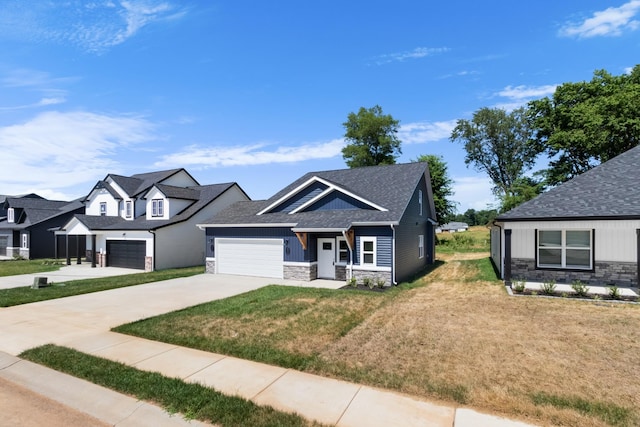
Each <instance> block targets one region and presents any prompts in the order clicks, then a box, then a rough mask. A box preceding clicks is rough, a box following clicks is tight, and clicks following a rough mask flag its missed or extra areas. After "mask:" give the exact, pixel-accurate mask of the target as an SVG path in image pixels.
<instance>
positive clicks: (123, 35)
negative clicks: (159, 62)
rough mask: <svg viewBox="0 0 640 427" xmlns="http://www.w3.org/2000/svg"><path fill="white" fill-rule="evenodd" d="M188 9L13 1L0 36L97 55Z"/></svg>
mask: <svg viewBox="0 0 640 427" xmlns="http://www.w3.org/2000/svg"><path fill="white" fill-rule="evenodd" d="M185 13H186V10H185V9H184V8H183V7H178V6H175V5H173V4H172V3H169V2H167V1H158V0H136V1H124V0H123V1H119V2H112V1H105V2H89V3H88V2H85V1H82V0H74V1H66V2H43V1H33V2H31V1H30V2H13V3H12V4H9V5H3V7H2V8H1V9H0V36H3V37H10V38H19V39H26V40H29V41H31V42H56V43H72V44H74V45H77V46H79V47H80V48H82V49H84V50H86V51H88V52H93V53H101V52H104V51H106V50H107V49H109V48H111V47H113V46H116V45H119V44H121V43H124V42H125V41H126V40H128V39H129V38H131V37H133V36H135V35H136V34H137V33H138V32H139V31H140V30H141V29H142V28H143V27H145V26H147V25H150V24H152V23H156V22H161V21H168V20H175V19H178V18H180V17H182V16H183V15H185Z"/></svg>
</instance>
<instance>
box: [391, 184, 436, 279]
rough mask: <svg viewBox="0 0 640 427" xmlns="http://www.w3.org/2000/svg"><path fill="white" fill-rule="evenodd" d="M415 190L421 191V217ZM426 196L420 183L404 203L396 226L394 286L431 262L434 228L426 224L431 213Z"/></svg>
mask: <svg viewBox="0 0 640 427" xmlns="http://www.w3.org/2000/svg"><path fill="white" fill-rule="evenodd" d="M418 190H422V195H423V204H422V215H420V205H419V202H418V195H419V192H418ZM428 197H429V195H428V193H427V187H426V183H425V182H424V179H423V180H421V182H420V184H419V185H418V187H416V190H415V192H414V194H413V197H412V198H411V202H410V203H409V204H408V206H407V209H406V210H405V213H404V215H403V217H402V219H401V221H400V224H399V225H398V226H397V227H396V271H395V277H396V281H397V282H398V283H400V282H402V281H404V280H409V279H410V278H411V277H412V276H413V275H414V274H416V273H417V272H419V271H420V270H422V269H424V268H425V267H426V266H427V265H429V264H431V263H433V260H434V257H435V253H434V248H435V246H434V227H433V225H432V224H431V223H430V222H429V221H428V219H429V218H430V217H433V214H432V213H431V212H429V206H430V203H429V200H428V199H427V198H428ZM420 235H423V236H424V252H425V254H424V257H423V258H419V248H418V243H419V237H418V236H420Z"/></svg>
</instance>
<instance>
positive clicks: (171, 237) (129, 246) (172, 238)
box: [57, 169, 249, 271]
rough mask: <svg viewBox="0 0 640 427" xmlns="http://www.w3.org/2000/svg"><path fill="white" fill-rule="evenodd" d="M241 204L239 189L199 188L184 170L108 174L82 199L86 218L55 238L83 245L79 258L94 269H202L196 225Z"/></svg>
mask: <svg viewBox="0 0 640 427" xmlns="http://www.w3.org/2000/svg"><path fill="white" fill-rule="evenodd" d="M243 200H249V197H248V196H247V195H246V193H245V192H244V191H243V190H242V188H240V186H239V185H238V184H236V183H234V182H231V183H223V184H212V185H200V184H199V183H198V182H197V181H196V180H195V179H194V178H193V177H192V176H191V175H190V174H189V173H188V172H187V171H186V170H185V169H172V170H167V171H159V172H149V173H143V174H137V175H132V176H130V177H127V176H121V175H115V174H109V175H107V176H106V177H105V178H104V179H103V180H101V181H98V183H97V184H96V185H95V186H94V187H93V189H92V190H91V192H90V193H89V194H88V195H87V197H86V198H85V204H86V210H85V214H84V215H75V216H74V217H73V218H72V219H71V220H69V221H68V222H67V223H66V224H65V225H64V226H63V227H62V228H61V230H60V231H58V232H57V233H58V234H62V235H66V240H67V243H68V244H69V243H70V242H73V241H74V239H77V240H80V239H84V240H86V254H82V255H83V256H86V258H87V259H88V260H90V261H91V262H92V265H93V266H95V265H99V266H101V267H106V266H114V267H125V268H135V269H144V270H146V271H153V270H163V269H167V268H177V267H188V266H194V265H204V258H205V253H204V246H203V243H202V231H201V230H200V229H198V228H197V227H196V224H197V223H199V222H202V220H204V219H206V218H210V217H211V216H212V215H214V214H216V213H217V212H219V211H220V210H221V209H223V208H226V207H227V206H229V205H230V204H232V203H234V202H237V201H243ZM77 240H76V241H77ZM67 253H68V252H67ZM71 255H72V256H73V254H71ZM72 256H67V263H70V262H71V257H72ZM79 262H81V257H80V254H78V263H79Z"/></svg>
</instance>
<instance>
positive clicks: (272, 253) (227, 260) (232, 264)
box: [216, 238, 283, 279]
mask: <svg viewBox="0 0 640 427" xmlns="http://www.w3.org/2000/svg"><path fill="white" fill-rule="evenodd" d="M282 244H283V242H282V240H281V239H227V238H225V239H216V266H217V271H218V273H222V274H238V275H243V276H258V277H273V278H280V279H281V278H282V277H283V247H282Z"/></svg>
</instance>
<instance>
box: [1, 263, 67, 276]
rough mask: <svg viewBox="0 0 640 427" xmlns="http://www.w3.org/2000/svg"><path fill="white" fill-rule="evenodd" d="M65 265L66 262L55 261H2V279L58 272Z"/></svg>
mask: <svg viewBox="0 0 640 427" xmlns="http://www.w3.org/2000/svg"><path fill="white" fill-rule="evenodd" d="M63 265H64V261H62V260H54V259H33V260H26V259H14V260H8V261H0V277H4V276H15V275H17V274H31V273H44V272H47V271H56V270H60V267H62V266H63Z"/></svg>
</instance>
